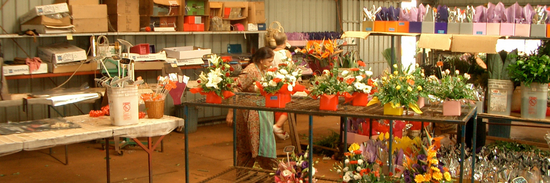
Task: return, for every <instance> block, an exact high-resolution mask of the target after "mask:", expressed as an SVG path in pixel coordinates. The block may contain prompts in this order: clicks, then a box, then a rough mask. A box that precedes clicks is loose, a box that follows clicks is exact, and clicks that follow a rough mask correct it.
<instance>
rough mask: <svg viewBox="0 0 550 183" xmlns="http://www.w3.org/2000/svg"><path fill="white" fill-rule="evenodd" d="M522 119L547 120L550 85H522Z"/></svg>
mask: <svg viewBox="0 0 550 183" xmlns="http://www.w3.org/2000/svg"><path fill="white" fill-rule="evenodd" d="M521 95H522V96H521V117H522V118H532V119H545V118H546V105H547V104H546V103H547V101H548V83H531V84H530V85H529V86H526V85H525V84H524V83H523V82H522V83H521Z"/></svg>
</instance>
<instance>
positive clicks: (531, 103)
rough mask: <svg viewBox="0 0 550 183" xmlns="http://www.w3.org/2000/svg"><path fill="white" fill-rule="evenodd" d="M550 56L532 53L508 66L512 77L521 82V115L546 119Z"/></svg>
mask: <svg viewBox="0 0 550 183" xmlns="http://www.w3.org/2000/svg"><path fill="white" fill-rule="evenodd" d="M548 65H550V57H549V56H548V55H531V56H528V57H522V58H520V59H518V61H516V62H514V63H511V64H510V65H509V66H508V70H509V74H510V77H511V78H512V79H513V80H514V81H516V82H521V95H522V98H521V117H522V118H535V119H544V118H545V117H546V105H547V104H546V103H547V101H548V98H547V97H548V82H550V69H548Z"/></svg>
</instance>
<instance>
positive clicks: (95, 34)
mask: <svg viewBox="0 0 550 183" xmlns="http://www.w3.org/2000/svg"><path fill="white" fill-rule="evenodd" d="M265 33H266V31H204V32H104V33H74V34H40V35H39V36H36V37H37V38H42V37H67V36H99V35H105V36H163V35H209V34H227V35H232V34H265ZM7 38H33V37H32V36H21V35H18V34H0V39H7Z"/></svg>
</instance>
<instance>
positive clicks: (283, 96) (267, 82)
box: [256, 60, 305, 108]
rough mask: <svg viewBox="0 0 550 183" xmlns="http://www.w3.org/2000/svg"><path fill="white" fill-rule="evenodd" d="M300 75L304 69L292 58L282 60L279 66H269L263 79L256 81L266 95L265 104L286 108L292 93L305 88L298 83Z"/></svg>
mask: <svg viewBox="0 0 550 183" xmlns="http://www.w3.org/2000/svg"><path fill="white" fill-rule="evenodd" d="M300 76H302V70H301V69H298V68H297V67H296V65H295V64H294V62H293V61H291V60H286V61H283V62H281V63H280V64H279V66H278V67H271V68H269V69H268V70H267V72H266V73H265V75H264V76H263V77H262V79H261V80H260V81H256V86H257V87H258V88H259V89H260V92H261V93H262V95H263V96H265V106H266V107H274V108H284V107H285V105H286V103H288V102H290V100H291V97H290V96H291V95H292V94H294V93H296V92H297V91H303V90H304V89H305V87H304V86H302V85H300V84H298V83H297V79H298V78H300Z"/></svg>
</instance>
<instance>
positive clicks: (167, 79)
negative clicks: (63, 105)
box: [137, 74, 178, 101]
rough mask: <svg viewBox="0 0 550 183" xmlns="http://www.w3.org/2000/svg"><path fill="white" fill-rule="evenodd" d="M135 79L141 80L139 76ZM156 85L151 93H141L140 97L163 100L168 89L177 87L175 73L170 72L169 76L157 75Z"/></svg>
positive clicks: (144, 99)
mask: <svg viewBox="0 0 550 183" xmlns="http://www.w3.org/2000/svg"><path fill="white" fill-rule="evenodd" d="M137 81H143V79H142V78H141V76H140V77H138V78H137ZM157 81H158V82H157V85H156V87H155V89H154V90H153V93H142V94H141V96H140V98H141V99H142V100H143V101H159V100H164V99H165V98H166V95H168V92H170V90H172V89H174V88H177V87H178V86H177V85H176V82H177V81H178V79H177V75H175V74H170V76H164V77H161V76H158V77H157Z"/></svg>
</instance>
